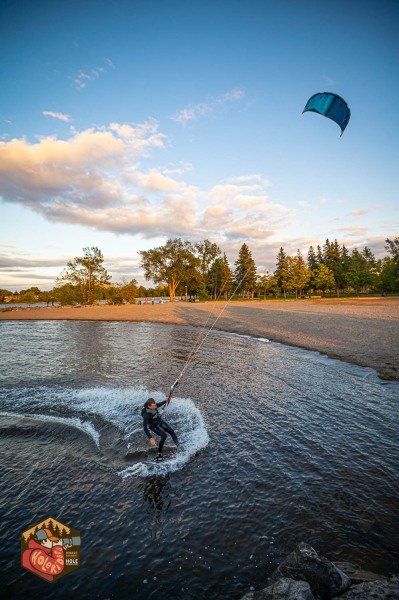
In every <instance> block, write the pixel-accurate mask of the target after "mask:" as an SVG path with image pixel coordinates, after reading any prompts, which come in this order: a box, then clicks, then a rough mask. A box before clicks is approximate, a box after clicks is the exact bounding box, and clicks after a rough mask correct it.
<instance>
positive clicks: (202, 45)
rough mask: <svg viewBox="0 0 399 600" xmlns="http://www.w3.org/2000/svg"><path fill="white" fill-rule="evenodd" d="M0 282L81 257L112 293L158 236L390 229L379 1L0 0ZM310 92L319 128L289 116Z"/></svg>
mask: <svg viewBox="0 0 399 600" xmlns="http://www.w3.org/2000/svg"><path fill="white" fill-rule="evenodd" d="M0 23H1V25H0V27H1V31H0V49H1V52H0V64H1V71H0V77H1V81H0V84H1V90H2V93H1V104H0V153H1V156H0V198H1V200H0V219H1V239H0V287H5V288H8V289H21V288H26V287H29V286H30V285H38V286H39V287H41V288H42V289H49V288H50V287H52V286H53V284H54V279H55V277H56V276H57V275H58V274H59V273H60V272H61V270H62V269H63V267H64V266H65V264H66V261H67V260H69V259H70V258H72V257H74V256H79V255H80V254H81V253H82V248H83V247H85V246H98V247H99V248H100V249H101V250H102V252H103V254H104V256H105V259H106V262H105V265H106V267H107V268H108V270H109V272H110V274H111V275H112V276H113V281H115V282H116V281H120V280H121V278H122V277H127V278H128V279H130V278H132V277H135V278H136V279H137V280H138V281H139V282H140V283H142V282H144V279H143V275H142V272H141V270H140V267H139V256H138V254H137V252H138V250H145V249H148V248H152V247H155V246H158V245H160V244H163V243H164V242H165V241H166V240H167V239H168V238H169V237H183V238H184V239H188V240H190V241H192V242H195V241H199V240H203V239H206V238H207V239H210V240H211V241H213V242H217V243H218V244H219V246H220V247H221V249H222V250H223V251H225V252H226V253H227V256H228V258H229V260H230V262H231V264H233V263H234V261H235V260H236V258H237V254H238V250H239V248H240V246H241V245H242V243H244V242H245V243H247V244H248V246H249V248H250V250H251V251H252V254H253V257H254V259H255V261H256V264H257V267H258V272H259V273H263V272H265V271H266V270H267V269H270V270H273V269H274V266H275V256H276V254H277V252H278V249H279V248H280V246H283V247H284V249H285V250H286V251H287V252H289V253H290V254H294V253H295V252H296V250H297V249H298V248H300V249H301V250H303V251H304V252H305V253H306V251H307V249H308V247H309V246H310V245H311V244H312V245H314V246H315V245H317V244H323V242H324V241H325V239H326V238H329V239H338V241H339V242H340V243H345V244H346V245H347V247H348V248H354V247H358V248H361V247H363V246H364V245H366V244H367V245H368V246H370V247H371V248H372V250H373V251H374V252H375V254H376V255H377V256H378V257H380V256H383V255H385V254H386V252H385V250H384V240H385V238H387V237H390V238H392V237H394V236H396V235H398V205H399V203H398V183H397V180H398V177H397V170H398V167H397V165H398V162H399V161H398V158H399V153H398V132H399V114H398V111H397V109H396V98H397V96H398V91H399V90H398V87H399V38H398V35H397V32H398V30H399V2H398V1H396V0H395V1H394V0H391V1H386V0H385V1H384V0H380V1H377V0H376V1H368V0H359V1H357V0H354V1H351V0H346V1H341V0H338V1H335V2H331V1H328V2H327V1H324V0H321V1H319V2H315V1H310V0H309V1H307V0H302V1H300V2H298V1H297V0H292V1H284V0H280V1H277V0H276V1H270V0H263V1H260V0H259V1H255V0H246V1H244V0H240V1H235V0H228V1H227V0H225V1H218V0H213V1H211V2H209V1H207V0H202V1H201V2H200V1H198V2H197V1H194V0H193V1H187V0H186V1H183V0H180V1H165V0H142V1H141V0H137V1H136V0H129V1H128V0H112V1H111V0H95V1H94V0H93V1H82V0H70V1H68V2H65V1H57V0H52V1H51V2H47V1H42V0H37V1H35V2H31V1H23V0H3V2H2V3H1V7H0ZM319 91H327V92H328V91H330V92H336V93H338V94H339V95H340V96H342V97H343V98H345V99H346V101H347V102H348V104H349V105H350V108H351V113H352V114H351V120H350V122H349V125H348V127H347V129H346V131H345V133H344V134H343V136H342V137H340V130H339V127H338V125H336V124H335V123H334V122H332V121H330V120H328V119H325V118H323V117H321V116H319V115H316V114H314V113H305V114H301V113H302V110H303V108H304V106H305V104H306V101H307V100H308V98H309V97H310V96H311V95H313V94H314V93H316V92H319Z"/></svg>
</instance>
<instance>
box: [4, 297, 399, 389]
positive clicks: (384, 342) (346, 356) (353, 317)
mask: <svg viewBox="0 0 399 600" xmlns="http://www.w3.org/2000/svg"><path fill="white" fill-rule="evenodd" d="M53 319H58V320H69V319H73V320H99V321H147V322H154V323H173V324H176V325H192V326H195V327H203V326H205V325H206V327H211V326H212V324H214V325H213V328H214V329H220V330H223V331H228V332H232V333H239V334H242V335H251V336H255V337H262V338H268V339H270V340H271V341H274V342H282V343H285V344H289V345H293V346H299V347H301V348H306V349H309V350H316V351H319V352H322V353H324V354H327V355H328V356H330V357H332V358H339V359H342V360H346V361H348V362H351V363H354V364H357V365H361V366H365V367H371V368H373V369H375V370H376V371H377V372H378V374H379V375H380V376H381V377H383V378H385V379H396V380H399V298H359V299H339V300H330V299H317V300H298V301H293V300H292V301H251V302H250V301H243V302H236V301H235V302H229V303H227V304H226V303H224V302H205V303H197V304H194V303H186V302H175V303H172V304H171V303H169V302H168V303H164V304H154V305H151V304H144V305H136V304H134V305H131V304H128V305H124V306H106V305H101V306H87V307H86V306H84V307H48V308H20V309H17V308H16V309H14V310H5V311H4V310H3V311H0V320H18V321H20V320H53ZM216 319H217V321H216V322H215V320H216Z"/></svg>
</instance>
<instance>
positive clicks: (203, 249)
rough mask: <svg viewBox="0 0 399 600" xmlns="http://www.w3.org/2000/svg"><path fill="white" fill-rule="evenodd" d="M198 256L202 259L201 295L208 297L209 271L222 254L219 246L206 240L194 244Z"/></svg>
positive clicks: (200, 265) (200, 267)
mask: <svg viewBox="0 0 399 600" xmlns="http://www.w3.org/2000/svg"><path fill="white" fill-rule="evenodd" d="M194 248H195V251H196V253H197V256H198V258H199V260H200V263H199V269H200V272H201V283H200V290H199V295H200V296H201V297H203V298H206V297H207V286H208V281H209V280H208V272H209V269H210V266H211V265H212V263H213V262H214V261H215V260H216V258H218V257H219V256H220V255H221V250H220V248H219V246H218V245H217V244H215V243H212V242H210V241H209V240H205V241H203V242H198V243H197V244H195V246H194Z"/></svg>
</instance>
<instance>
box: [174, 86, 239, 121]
mask: <svg viewBox="0 0 399 600" xmlns="http://www.w3.org/2000/svg"><path fill="white" fill-rule="evenodd" d="M243 98H245V92H244V90H241V89H234V90H230V91H228V92H226V93H225V94H222V95H220V96H216V97H211V98H210V99H209V100H208V101H207V102H200V103H199V104H194V105H192V106H188V107H185V108H182V109H181V110H179V111H178V112H177V113H176V114H175V115H174V116H173V117H171V119H172V121H175V122H176V123H180V124H181V125H187V123H189V122H190V121H196V120H197V119H199V118H201V117H206V116H208V115H211V114H213V113H214V112H215V111H216V110H217V109H218V108H220V107H221V106H223V105H225V104H229V103H231V102H239V101H240V100H243Z"/></svg>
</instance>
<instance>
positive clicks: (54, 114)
mask: <svg viewBox="0 0 399 600" xmlns="http://www.w3.org/2000/svg"><path fill="white" fill-rule="evenodd" d="M42 114H43V115H44V116H45V117H52V118H53V119H58V120H59V121H64V123H69V121H70V120H71V117H70V116H69V115H64V114H63V113H59V112H52V111H51V110H44V111H43V113H42Z"/></svg>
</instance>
